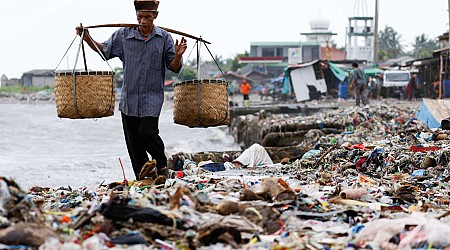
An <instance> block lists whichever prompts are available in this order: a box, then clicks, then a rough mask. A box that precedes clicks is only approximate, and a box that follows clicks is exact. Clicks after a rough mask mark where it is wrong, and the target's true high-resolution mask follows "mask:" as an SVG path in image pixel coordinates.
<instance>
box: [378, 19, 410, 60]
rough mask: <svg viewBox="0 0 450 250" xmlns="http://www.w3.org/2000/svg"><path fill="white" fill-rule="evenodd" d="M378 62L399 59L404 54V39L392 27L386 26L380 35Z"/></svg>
mask: <svg viewBox="0 0 450 250" xmlns="http://www.w3.org/2000/svg"><path fill="white" fill-rule="evenodd" d="M379 37H380V38H379V44H378V48H379V52H378V60H380V61H385V60H387V59H391V58H397V57H399V56H400V55H402V54H404V53H403V45H402V44H401V42H400V40H401V38H402V36H401V35H399V34H398V33H397V32H396V31H395V30H394V29H393V28H392V27H389V26H386V27H385V28H384V31H383V30H382V31H380V35H379Z"/></svg>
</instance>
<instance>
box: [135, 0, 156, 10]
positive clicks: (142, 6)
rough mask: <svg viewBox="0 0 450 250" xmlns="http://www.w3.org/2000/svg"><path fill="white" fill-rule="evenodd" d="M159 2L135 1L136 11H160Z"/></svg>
mask: <svg viewBox="0 0 450 250" xmlns="http://www.w3.org/2000/svg"><path fill="white" fill-rule="evenodd" d="M158 5H159V1H155V0H135V1H134V8H135V9H136V11H138V10H148V11H151V10H153V11H157V10H158Z"/></svg>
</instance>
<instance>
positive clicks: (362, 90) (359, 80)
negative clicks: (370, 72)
mask: <svg viewBox="0 0 450 250" xmlns="http://www.w3.org/2000/svg"><path fill="white" fill-rule="evenodd" d="M352 68H353V78H352V81H351V83H350V86H349V88H350V89H355V101H356V106H358V107H359V105H360V102H361V101H362V103H363V105H366V104H369V100H368V98H367V95H368V90H367V81H366V75H365V73H364V71H363V70H362V69H361V68H359V67H358V64H357V63H356V62H353V63H352Z"/></svg>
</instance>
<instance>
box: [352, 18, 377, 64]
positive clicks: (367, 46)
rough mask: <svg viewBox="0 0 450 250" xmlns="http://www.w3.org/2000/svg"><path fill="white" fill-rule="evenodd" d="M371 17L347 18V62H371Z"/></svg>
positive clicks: (372, 34) (372, 38)
mask: <svg viewBox="0 0 450 250" xmlns="http://www.w3.org/2000/svg"><path fill="white" fill-rule="evenodd" d="M373 19H374V18H373V17H364V16H356V17H349V18H348V28H347V36H348V37H347V58H346V59H347V60H365V61H373V48H374V33H373V24H374V20H373Z"/></svg>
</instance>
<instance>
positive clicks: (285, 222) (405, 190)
mask: <svg viewBox="0 0 450 250" xmlns="http://www.w3.org/2000/svg"><path fill="white" fill-rule="evenodd" d="M360 112H364V109H361V110H360ZM342 116H343V117H344V115H342ZM411 117H413V114H411ZM400 118H401V117H390V118H389V119H390V120H375V119H374V120H373V121H371V122H370V124H373V125H376V127H377V128H378V129H375V126H374V127H370V126H366V125H361V124H363V123H361V122H359V123H352V126H353V129H352V130H351V131H350V130H349V129H348V128H347V129H344V131H343V132H342V133H340V134H325V133H322V134H320V132H317V134H316V135H315V136H310V137H309V138H310V141H309V142H308V143H310V144H311V145H312V146H311V148H310V150H309V151H307V152H306V153H304V154H301V155H298V156H296V157H295V158H291V159H283V160H282V161H281V162H279V163H278V162H277V163H273V162H271V161H270V158H269V159H268V158H267V154H266V153H265V152H264V151H263V149H264V148H262V147H261V146H259V145H255V146H254V147H253V146H252V147H251V150H250V148H249V150H247V151H244V152H242V154H240V155H236V156H232V157H230V158H233V160H232V161H231V162H195V161H193V159H185V161H184V162H183V163H184V164H183V166H182V167H181V169H178V170H174V171H172V172H171V177H172V178H169V179H167V180H166V181H165V182H163V183H161V182H159V183H156V180H152V179H144V180H142V181H127V180H124V181H123V182H122V181H120V182H112V183H109V184H105V185H100V186H99V187H97V188H96V189H93V190H89V189H87V188H85V187H82V188H77V189H75V188H71V187H60V188H48V187H32V188H30V189H29V190H26V191H24V190H22V189H21V188H20V186H19V185H18V184H17V183H15V182H14V180H12V179H8V178H1V180H0V215H1V216H0V225H1V229H0V248H2V249H107V248H111V249H121V248H127V249H217V248H223V249H368V248H371V249H405V248H422V249H449V248H450V237H449V235H450V207H449V204H450V186H449V180H450V167H449V166H450V165H449V164H450V140H449V134H450V131H446V130H439V129H437V130H429V129H427V128H426V127H424V126H423V125H422V124H421V123H420V122H419V121H417V120H415V119H413V118H401V119H400ZM369 119H370V118H369ZM369 119H367V120H365V121H368V120H369ZM349 124H350V123H349ZM349 124H347V125H346V126H347V127H348V126H349ZM366 124H368V123H366ZM389 124H391V125H389ZM392 124H397V125H395V126H392ZM386 127H388V128H389V130H386ZM319 131H320V129H319ZM208 164H209V165H208ZM205 166H208V167H205ZM222 166H223V168H222Z"/></svg>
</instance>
